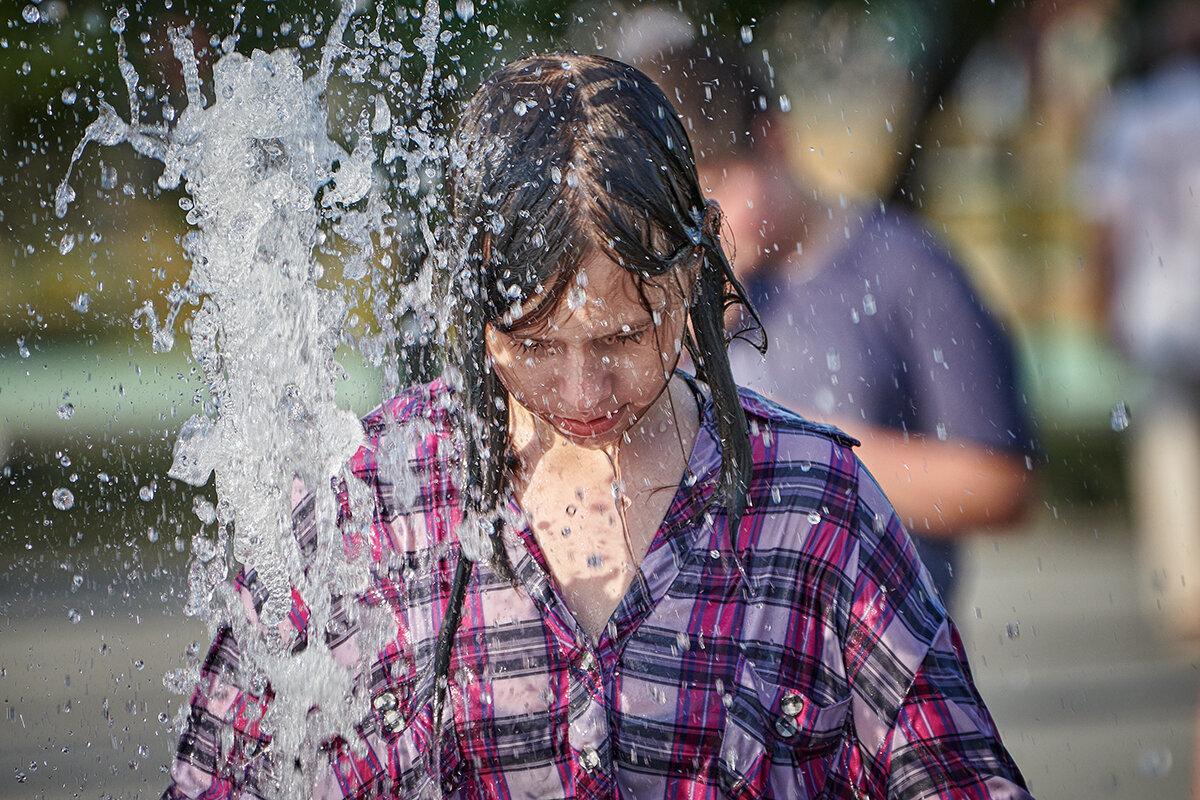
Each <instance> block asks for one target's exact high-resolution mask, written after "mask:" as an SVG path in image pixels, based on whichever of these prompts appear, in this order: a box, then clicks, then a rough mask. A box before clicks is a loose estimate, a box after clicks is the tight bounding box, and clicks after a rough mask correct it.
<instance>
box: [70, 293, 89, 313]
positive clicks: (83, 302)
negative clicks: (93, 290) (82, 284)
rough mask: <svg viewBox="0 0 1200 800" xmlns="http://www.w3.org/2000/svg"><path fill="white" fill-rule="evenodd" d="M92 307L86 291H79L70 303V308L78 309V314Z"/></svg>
mask: <svg viewBox="0 0 1200 800" xmlns="http://www.w3.org/2000/svg"><path fill="white" fill-rule="evenodd" d="M91 307H92V296H91V295H90V294H88V293H87V292H80V293H79V296H78V297H76V298H75V300H74V301H72V303H71V308H73V309H75V310H76V311H78V312H79V313H80V314H86V313H87V312H88V309H89V308H91Z"/></svg>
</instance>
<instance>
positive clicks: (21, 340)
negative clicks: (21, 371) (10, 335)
mask: <svg viewBox="0 0 1200 800" xmlns="http://www.w3.org/2000/svg"><path fill="white" fill-rule="evenodd" d="M17 354H18V355H19V356H21V358H29V356H30V353H29V348H28V347H26V346H25V337H24V336H18V337H17Z"/></svg>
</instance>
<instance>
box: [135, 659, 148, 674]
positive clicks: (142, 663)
mask: <svg viewBox="0 0 1200 800" xmlns="http://www.w3.org/2000/svg"><path fill="white" fill-rule="evenodd" d="M133 668H134V669H136V670H137V671H138V672H141V671H142V670H144V669H145V668H146V662H145V661H142V660H141V659H140V658H139V659H138V660H137V661H134V662H133Z"/></svg>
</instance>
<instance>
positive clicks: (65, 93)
mask: <svg viewBox="0 0 1200 800" xmlns="http://www.w3.org/2000/svg"><path fill="white" fill-rule="evenodd" d="M76 97H78V95H76V94H75V90H74V89H72V88H70V87H67V88H66V89H63V90H62V101H63V103H65V104H66V105H69V106H73V105H75V99H76Z"/></svg>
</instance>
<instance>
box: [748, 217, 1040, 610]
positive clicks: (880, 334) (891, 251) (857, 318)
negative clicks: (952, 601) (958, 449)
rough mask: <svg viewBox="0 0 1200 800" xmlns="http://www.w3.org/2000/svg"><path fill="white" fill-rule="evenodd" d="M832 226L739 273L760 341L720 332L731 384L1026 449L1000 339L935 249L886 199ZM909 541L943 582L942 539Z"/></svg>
mask: <svg viewBox="0 0 1200 800" xmlns="http://www.w3.org/2000/svg"><path fill="white" fill-rule="evenodd" d="M836 235H838V236H840V237H842V240H841V241H839V242H838V243H837V244H834V245H831V246H830V247H828V248H827V249H825V250H824V251H823V254H822V255H821V256H816V255H813V256H811V259H810V260H809V261H806V262H803V263H800V262H797V263H791V262H790V261H785V262H784V263H781V264H779V265H778V266H777V267H774V268H770V269H763V270H759V271H758V272H756V273H755V275H754V276H753V277H752V278H751V279H750V281H749V282H748V283H747V287H746V288H747V291H748V292H749V293H750V297H751V300H752V302H753V303H754V307H755V309H756V310H757V311H758V313H759V315H760V317H761V318H762V322H763V327H764V330H765V331H766V335H767V344H768V349H767V355H766V358H765V359H764V358H763V357H762V356H760V355H759V353H758V351H757V350H755V349H754V348H752V347H750V346H748V345H747V344H745V343H744V342H737V341H735V342H734V343H733V345H732V346H731V347H730V363H731V366H732V367H733V375H734V378H735V379H736V380H737V381H738V383H739V384H742V385H744V386H748V387H750V388H751V389H754V390H755V391H757V392H761V393H762V394H763V395H765V396H767V397H770V398H771V399H773V400H776V401H777V402H779V403H782V404H783V405H786V406H788V407H793V408H798V409H800V410H802V411H803V412H804V413H805V414H810V415H813V416H814V417H816V418H817V419H823V420H837V419H845V420H862V421H863V422H866V423H869V424H871V425H877V426H881V427H886V428H890V429H892V430H898V431H904V432H907V433H916V434H923V435H926V436H929V437H937V438H938V439H949V440H965V441H970V442H974V443H976V444H981V445H985V446H987V447H991V448H994V449H996V450H998V451H1001V452H1008V453H1018V454H1031V453H1032V452H1033V450H1032V442H1031V439H1032V436H1031V433H1030V426H1029V421H1028V415H1027V412H1026V408H1025V401H1024V398H1023V396H1022V394H1021V391H1020V388H1019V386H1018V382H1017V370H1016V362H1015V357H1014V355H1013V349H1012V344H1011V342H1010V341H1009V338H1008V336H1007V335H1006V333H1005V332H1004V329H1003V328H1002V327H1001V326H1000V324H999V322H998V321H997V320H996V319H995V317H993V316H992V314H991V313H990V312H989V311H988V310H987V309H986V308H985V307H984V306H983V304H982V303H981V302H980V300H979V297H978V296H977V295H976V294H975V292H974V290H973V289H972V288H971V285H970V283H969V281H968V280H967V277H966V275H965V274H964V273H963V271H962V268H961V267H960V266H959V265H958V264H957V263H956V262H955V260H954V259H953V258H952V257H951V255H950V254H949V253H948V252H947V250H946V248H945V247H944V246H943V245H942V244H941V243H940V242H939V241H938V240H937V239H936V238H935V237H934V236H933V234H932V233H930V232H929V231H928V230H927V229H926V228H925V227H924V226H923V225H922V224H921V223H920V222H919V221H918V220H917V219H916V218H914V217H913V216H912V215H911V214H908V213H906V212H903V211H900V210H895V209H886V210H879V209H876V210H873V211H870V210H867V211H863V210H861V209H851V210H850V211H849V212H848V213H847V215H846V225H845V226H844V227H843V228H841V229H840V230H839V232H838V234H836ZM846 424H847V425H849V422H847V423H846ZM918 546H919V548H920V550H921V555H922V558H923V560H924V561H925V564H926V565H927V566H928V567H929V568H930V570H931V571H932V572H933V575H934V579H935V582H936V583H937V584H938V586H939V588H941V589H942V590H943V592H944V593H945V594H946V595H949V594H950V589H951V587H952V586H953V583H954V580H953V564H954V546H953V544H952V543H949V542H947V541H945V540H944V539H936V540H935V539H932V538H924V539H921V540H919V541H918Z"/></svg>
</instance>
